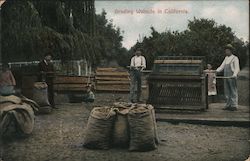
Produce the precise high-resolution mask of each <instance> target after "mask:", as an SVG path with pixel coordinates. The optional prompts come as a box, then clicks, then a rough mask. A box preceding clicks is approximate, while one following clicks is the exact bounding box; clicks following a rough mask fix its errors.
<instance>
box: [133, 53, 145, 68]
mask: <svg viewBox="0 0 250 161" xmlns="http://www.w3.org/2000/svg"><path fill="white" fill-rule="evenodd" d="M130 66H131V67H142V68H143V69H145V68H146V59H145V57H144V56H142V55H140V56H133V57H132V59H131V62H130Z"/></svg>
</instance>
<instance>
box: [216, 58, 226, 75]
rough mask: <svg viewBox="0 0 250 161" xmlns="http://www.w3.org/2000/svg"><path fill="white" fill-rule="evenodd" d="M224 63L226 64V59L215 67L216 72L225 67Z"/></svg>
mask: <svg viewBox="0 0 250 161" xmlns="http://www.w3.org/2000/svg"><path fill="white" fill-rule="evenodd" d="M225 64H226V61H225V59H224V60H223V62H222V63H221V65H220V67H219V68H217V69H216V72H221V71H222V70H223V69H224V68H225Z"/></svg>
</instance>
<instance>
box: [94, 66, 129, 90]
mask: <svg viewBox="0 0 250 161" xmlns="http://www.w3.org/2000/svg"><path fill="white" fill-rule="evenodd" d="M95 87H96V90H97V91H106V92H129V88H130V79H129V73H128V72H127V71H126V70H124V69H119V68H97V69H96V74H95Z"/></svg>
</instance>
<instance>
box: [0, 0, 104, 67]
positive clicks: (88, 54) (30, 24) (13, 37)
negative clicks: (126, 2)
mask: <svg viewBox="0 0 250 161" xmlns="http://www.w3.org/2000/svg"><path fill="white" fill-rule="evenodd" d="M93 2H94V1H74V2H71V1H66V0H65V1H59V0H55V1H36V0H30V1H28V0H23V1H18V0H14V1H6V2H5V3H4V4H3V5H2V9H1V20H2V40H3V44H2V51H3V61H6V62H13V61H33V60H39V59H41V58H43V55H44V53H46V52H48V51H50V52H52V54H53V56H54V58H55V59H61V60H62V61H63V62H65V61H68V60H79V59H83V58H86V59H87V60H88V61H89V62H91V63H93V64H96V63H97V62H98V61H99V59H100V58H101V56H100V55H101V53H100V51H101V50H100V48H99V47H98V44H97V43H96V38H94V37H93V29H94V26H93V24H90V25H88V26H87V27H86V26H84V25H86V23H88V22H90V21H91V22H93V18H94V17H93V16H91V15H87V13H85V12H84V14H81V13H80V11H81V10H86V12H87V11H88V14H89V13H90V12H92V14H93V13H94V10H93ZM75 3H79V4H75ZM70 11H72V13H73V15H74V17H73V18H72V19H73V20H75V22H74V23H72V19H71V18H70ZM77 11H79V12H77ZM78 14H81V15H78ZM79 17H81V20H78V19H79ZM80 21H86V23H79V22H80ZM76 24H79V25H76Z"/></svg>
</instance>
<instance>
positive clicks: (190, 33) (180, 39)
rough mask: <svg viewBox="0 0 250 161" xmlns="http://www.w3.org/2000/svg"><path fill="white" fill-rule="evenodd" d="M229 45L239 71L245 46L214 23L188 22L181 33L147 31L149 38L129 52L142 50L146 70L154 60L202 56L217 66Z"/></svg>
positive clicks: (194, 20) (225, 29)
mask: <svg viewBox="0 0 250 161" xmlns="http://www.w3.org/2000/svg"><path fill="white" fill-rule="evenodd" d="M229 43H230V44H232V45H233V46H234V47H235V54H236V55H237V56H239V59H240V65H241V68H242V67H244V66H245V64H246V60H247V54H246V52H247V50H248V48H247V46H249V43H247V44H245V43H244V42H242V40H240V39H238V38H237V37H236V36H235V34H234V33H233V31H232V29H231V28H230V27H227V26H225V25H218V24H217V23H216V22H215V21H214V20H210V19H203V18H201V19H196V18H194V19H193V20H192V21H191V20H190V21H189V22H188V28H187V29H186V30H185V31H182V32H179V31H171V30H168V31H165V32H162V33H159V32H157V31H156V30H155V29H154V28H153V27H151V35H150V36H149V37H144V39H143V41H142V43H141V44H138V43H137V44H135V45H134V46H133V47H132V48H131V50H130V52H132V50H133V49H134V48H136V47H139V46H140V47H142V48H143V49H144V54H145V56H146V58H147V60H148V67H149V68H151V67H152V66H153V61H154V59H155V58H156V57H157V56H163V55H164V56H170V55H173V56H178V55H184V56H185V55H186V56H204V57H205V58H206V60H207V63H211V64H213V66H219V65H220V63H221V62H222V60H223V59H224V56H225V55H224V46H225V45H226V44H229Z"/></svg>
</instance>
